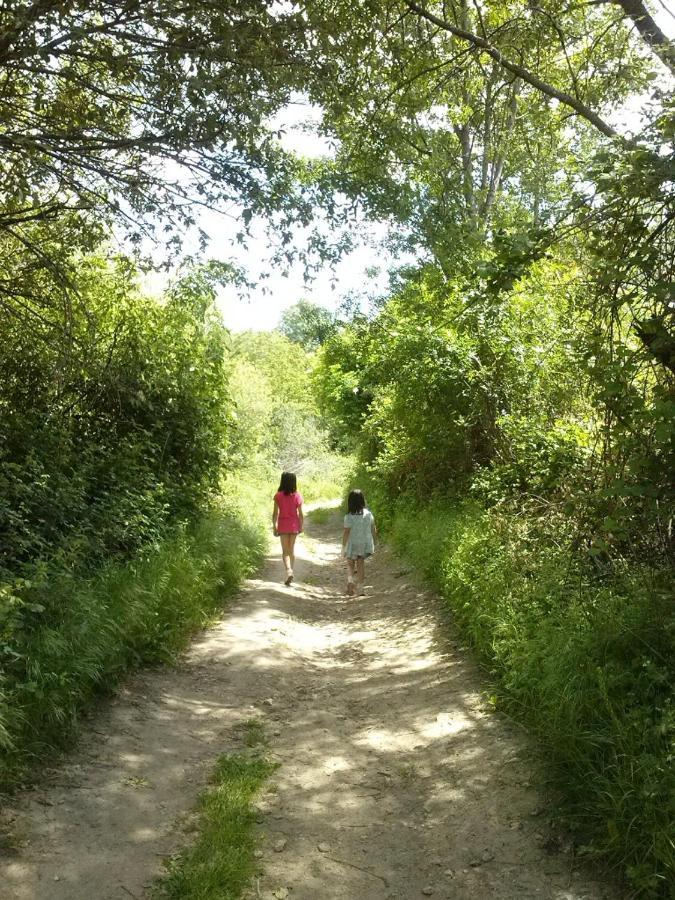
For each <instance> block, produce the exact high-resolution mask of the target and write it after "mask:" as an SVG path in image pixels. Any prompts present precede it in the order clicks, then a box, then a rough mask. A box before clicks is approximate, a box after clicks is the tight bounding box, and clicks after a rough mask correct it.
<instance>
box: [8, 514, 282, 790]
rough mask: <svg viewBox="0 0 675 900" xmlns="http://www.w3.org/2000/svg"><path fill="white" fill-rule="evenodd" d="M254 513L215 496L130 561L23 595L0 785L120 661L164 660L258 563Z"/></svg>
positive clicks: (102, 686)
mask: <svg viewBox="0 0 675 900" xmlns="http://www.w3.org/2000/svg"><path fill="white" fill-rule="evenodd" d="M265 547H266V540H265V531H264V528H263V525H262V523H261V522H260V520H259V518H258V517H257V516H256V514H255V511H254V510H253V509H251V510H250V511H249V514H248V515H245V514H244V513H243V512H242V510H241V508H238V507H235V506H233V505H232V504H231V503H229V504H228V503H223V504H221V506H220V507H219V508H216V509H214V510H212V511H211V513H210V514H209V515H208V516H207V517H206V518H205V519H203V520H202V521H201V522H200V523H198V524H197V525H195V526H193V527H190V528H188V527H182V528H179V529H177V530H175V531H174V532H173V534H172V535H171V536H170V537H169V538H167V539H166V541H165V542H164V543H163V544H161V545H160V546H158V547H154V548H152V549H146V550H145V551H144V552H143V554H141V555H140V556H138V557H137V558H136V559H135V560H133V561H132V562H130V563H126V564H123V563H119V562H118V563H112V564H109V565H108V566H106V567H104V568H103V569H101V570H99V571H98V572H97V573H96V574H95V575H94V576H93V577H91V578H88V579H87V578H82V577H81V576H80V577H78V576H76V575H73V574H72V573H68V572H63V571H61V572H56V573H54V574H53V575H52V576H51V577H49V578H47V579H46V580H45V582H44V584H43V585H42V586H41V587H39V588H36V589H35V590H34V591H33V592H32V593H31V595H30V599H31V603H30V604H29V605H28V607H27V612H26V615H27V616H29V617H30V620H28V619H24V620H23V622H22V627H21V628H18V629H17V630H16V631H15V633H14V634H13V635H12V640H11V646H6V647H5V648H4V650H5V653H4V663H5V664H4V667H3V673H2V694H1V695H0V726H1V727H2V748H1V749H2V756H1V757H0V785H2V786H3V787H4V788H7V787H10V786H12V785H14V784H16V783H17V782H19V781H21V779H22V778H25V777H26V774H27V773H28V772H30V770H31V769H32V768H33V767H34V766H35V764H36V763H38V762H40V761H41V760H43V759H44V757H45V755H48V754H50V753H53V752H54V750H56V749H58V748H62V747H64V746H65V745H67V744H68V743H69V742H70V741H71V740H72V738H73V736H74V734H75V733H76V730H77V725H78V721H79V719H80V717H81V714H82V712H83V710H84V709H86V707H87V705H88V704H89V703H90V702H91V701H92V699H93V698H94V697H95V696H96V695H97V694H100V693H101V692H107V691H109V690H110V689H111V688H112V687H113V686H114V685H115V684H116V683H117V682H118V681H119V679H120V678H121V677H122V676H123V675H124V673H125V672H127V671H128V670H129V669H130V668H133V667H135V666H138V665H141V664H147V663H158V662H163V661H167V660H170V659H172V658H173V657H174V656H175V654H176V653H177V652H178V651H179V650H180V649H181V648H182V647H184V646H185V644H186V642H187V640H188V638H189V636H190V635H191V634H192V633H193V632H194V631H195V630H196V629H198V628H200V627H202V626H203V625H205V624H206V623H207V622H208V621H209V620H210V619H212V618H213V617H214V616H215V615H217V614H218V612H219V611H220V610H221V609H222V604H223V600H224V598H226V597H227V596H228V595H230V594H232V593H233V592H234V591H235V590H236V588H237V586H238V585H239V583H240V581H241V579H242V578H243V577H244V576H246V575H247V574H249V573H250V572H251V571H252V570H253V569H254V568H255V567H256V566H257V565H258V563H259V562H260V561H261V559H262V556H263V554H264V550H265Z"/></svg>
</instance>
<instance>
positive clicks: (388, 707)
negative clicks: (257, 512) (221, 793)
mask: <svg viewBox="0 0 675 900" xmlns="http://www.w3.org/2000/svg"><path fill="white" fill-rule="evenodd" d="M338 535H339V520H338V519H337V517H335V516H334V517H332V518H331V519H330V521H328V522H327V523H326V524H313V523H312V520H311V517H310V521H309V534H308V535H307V536H306V537H305V538H304V539H303V540H302V542H301V545H300V548H299V550H300V558H299V559H298V562H297V566H296V577H297V582H296V584H295V585H294V586H292V587H291V588H286V587H284V586H283V585H282V584H280V582H279V579H280V576H281V564H280V562H279V560H278V557H277V556H276V555H275V556H274V557H270V559H269V560H268V562H267V565H266V567H265V569H264V571H263V572H262V574H261V575H260V577H259V578H255V579H252V580H250V581H248V582H247V583H246V585H245V586H244V588H243V590H242V592H241V594H240V596H239V597H238V598H237V599H236V600H235V601H234V603H233V604H232V605H231V606H230V607H229V608H228V610H227V613H226V615H225V617H224V619H223V621H222V622H221V623H220V624H219V625H218V626H217V627H216V628H214V629H212V630H210V631H208V632H206V633H204V634H203V635H201V636H200V638H199V639H198V640H197V641H196V642H195V643H194V644H193V645H192V647H191V649H190V650H189V652H188V653H187V654H186V655H185V657H184V658H183V660H182V661H181V663H180V665H179V666H177V667H176V668H174V669H158V670H150V671H144V672H142V673H140V674H139V675H137V676H136V677H134V678H133V679H131V680H130V681H129V682H128V683H127V685H126V687H125V688H124V690H122V691H121V692H120V693H119V694H118V695H117V697H116V698H115V700H114V701H113V702H112V703H111V704H108V705H106V707H105V708H104V709H102V710H101V711H100V712H99V713H98V714H97V715H96V716H95V718H94V720H93V724H92V726H91V730H90V732H89V734H88V735H87V736H86V737H85V738H84V739H83V740H82V741H81V743H80V746H79V748H78V750H77V752H76V753H75V754H73V755H72V756H70V757H69V761H68V762H67V763H66V764H64V765H63V766H61V767H59V769H58V770H55V771H53V772H48V773H46V776H45V778H44V780H43V783H42V785H41V786H40V788H39V789H35V790H33V791H30V792H28V793H27V794H26V795H24V797H23V798H22V799H21V800H20V801H18V802H17V805H16V808H15V809H13V810H5V811H4V827H5V829H8V830H9V831H10V832H11V834H12V835H13V843H14V848H13V849H11V850H5V851H4V852H3V854H2V857H1V859H0V885H1V887H0V896H2V898H3V900H113V898H114V900H128V898H129V897H135V898H143V897H148V896H149V895H150V892H151V886H152V883H153V880H154V879H155V878H156V877H157V876H158V874H159V873H160V871H161V869H162V860H163V858H166V857H168V856H170V855H171V854H172V853H175V852H176V851H177V850H178V849H179V848H180V847H181V846H184V845H185V843H186V842H188V841H189V839H190V838H189V825H190V818H191V817H190V812H191V810H192V809H193V808H194V805H195V803H196V797H197V795H198V793H199V792H200V791H201V790H202V789H203V787H204V785H205V784H206V783H207V781H208V778H209V774H210V772H211V771H212V769H213V766H214V763H215V759H216V757H217V756H218V755H219V754H221V753H223V752H227V751H228V750H230V749H232V750H239V749H241V746H242V731H243V730H244V729H242V726H243V725H244V723H247V722H248V723H249V724H248V727H249V728H251V727H252V726H251V723H250V720H252V719H255V720H256V722H259V723H260V724H261V725H262V726H263V727H264V730H265V733H266V735H267V738H268V741H269V746H268V753H269V755H270V756H271V757H272V758H273V759H275V760H276V761H277V762H278V763H279V768H278V769H277V770H276V772H275V773H274V774H273V775H272V777H271V779H270V781H269V782H268V783H267V786H266V788H265V790H264V792H263V794H262V795H261V797H260V799H259V800H258V801H257V803H258V815H257V821H258V825H257V827H258V829H259V834H260V845H259V846H260V849H259V850H258V851H257V854H256V855H257V857H258V858H259V862H260V872H259V874H258V875H257V876H256V877H255V878H254V880H253V882H252V883H251V885H250V887H249V888H248V893H247V894H246V895H245V896H246V897H247V898H251V900H253V898H265V900H273V898H278V900H279V898H290V900H322V898H334V900H380V898H381V900H384V898H392V900H393V898H398V900H410V898H417V897H424V896H430V897H437V898H448V900H449V898H453V900H464V898H466V900H469V898H471V900H475V898H478V900H482V898H512V900H516V898H517V900H524V898H534V897H537V898H552V900H581V898H586V900H600V898H604V900H610V898H612V900H613V898H617V897H618V896H619V894H618V893H617V892H616V890H615V889H613V888H610V887H607V886H603V885H601V884H599V883H595V882H593V881H592V880H589V876H588V875H587V874H584V873H583V872H579V871H577V870H576V869H575V867H574V859H573V856H572V854H571V853H570V852H569V851H568V849H567V848H566V846H565V842H564V840H562V841H561V839H560V838H559V837H558V836H557V835H555V834H553V833H551V832H550V831H549V829H548V828H547V823H546V814H545V812H544V811H542V796H541V794H540V791H539V789H538V781H539V776H538V775H537V774H535V769H534V768H533V764H532V762H531V759H530V751H529V746H528V743H527V739H526V738H525V737H524V736H523V734H522V733H521V732H520V731H519V730H517V729H515V728H513V727H512V726H510V725H509V723H507V722H505V721H504V720H503V719H502V718H501V717H499V716H497V715H494V714H491V713H489V712H487V711H486V710H485V709H484V708H483V706H482V703H481V698H480V693H479V691H480V684H481V681H480V675H479V673H478V672H477V670H476V669H475V668H474V667H473V666H472V664H471V663H470V662H469V661H467V658H466V655H465V653H464V652H463V651H462V648H461V647H460V646H459V645H458V644H457V643H456V641H454V640H453V638H452V637H451V636H450V637H448V629H447V626H442V625H440V624H439V610H438V606H437V602H436V600H435V599H434V597H433V596H431V595H429V594H428V593H427V592H426V591H425V590H424V589H422V588H421V587H420V586H419V585H418V584H416V583H415V581H414V579H413V578H412V576H411V575H410V574H409V573H407V572H406V571H405V570H404V567H403V566H402V565H401V564H400V562H397V561H396V560H395V559H394V558H393V557H392V556H391V554H390V553H389V552H388V551H387V550H386V548H381V549H379V550H378V552H377V555H376V558H375V560H374V561H373V562H372V564H371V565H370V566H369V568H368V571H367V582H366V583H367V585H369V587H368V588H367V595H366V596H365V597H363V598H359V599H352V598H347V597H346V596H345V595H344V593H343V588H344V573H343V568H342V564H341V561H340V560H339V547H338V544H337V537H338ZM275 550H276V548H275ZM186 900H187V898H186Z"/></svg>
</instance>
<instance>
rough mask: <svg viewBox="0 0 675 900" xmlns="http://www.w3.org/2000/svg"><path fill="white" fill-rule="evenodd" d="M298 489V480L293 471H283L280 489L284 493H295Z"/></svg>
mask: <svg viewBox="0 0 675 900" xmlns="http://www.w3.org/2000/svg"><path fill="white" fill-rule="evenodd" d="M297 489H298V480H297V478H296V477H295V475H294V474H293V473H292V472H282V473H281V481H280V482H279V490H280V491H283V492H284V494H294V493H295V492H296V491H297Z"/></svg>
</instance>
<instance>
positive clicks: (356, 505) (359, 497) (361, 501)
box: [347, 490, 366, 516]
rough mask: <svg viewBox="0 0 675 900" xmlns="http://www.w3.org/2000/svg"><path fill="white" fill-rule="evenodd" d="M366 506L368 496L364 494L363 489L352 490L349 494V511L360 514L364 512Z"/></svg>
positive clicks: (355, 514)
mask: <svg viewBox="0 0 675 900" xmlns="http://www.w3.org/2000/svg"><path fill="white" fill-rule="evenodd" d="M365 508H366V498H365V497H364V496H363V491H359V490H353V491H350V492H349V496H348V497H347V512H350V513H351V514H352V515H354V516H358V515H360V514H361V513H363V510H364V509H365Z"/></svg>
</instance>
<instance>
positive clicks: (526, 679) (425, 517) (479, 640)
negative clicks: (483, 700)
mask: <svg viewBox="0 0 675 900" xmlns="http://www.w3.org/2000/svg"><path fill="white" fill-rule="evenodd" d="M366 486H367V487H368V490H369V494H370V502H371V505H372V507H373V509H374V510H375V515H376V516H378V517H379V520H380V523H384V525H385V527H386V529H387V530H388V535H389V537H390V539H391V540H392V542H393V543H394V545H395V546H396V547H397V548H398V550H399V551H400V552H402V553H403V554H404V555H405V556H406V557H407V558H408V559H410V560H411V561H412V562H413V563H415V564H416V565H417V566H418V567H419V569H420V570H421V571H422V572H423V573H424V574H425V575H426V577H427V578H428V579H430V580H431V581H432V583H433V584H434V585H435V586H436V587H437V588H438V590H439V591H440V593H441V594H442V596H443V597H444V598H445V600H446V602H447V603H448V605H449V607H450V608H451V610H452V612H453V614H454V619H455V621H456V622H457V624H458V626H459V627H460V629H461V630H462V632H463V633H464V634H465V635H467V636H468V638H469V639H470V641H471V642H472V644H473V646H474V648H475V649H476V651H477V652H478V654H479V656H480V658H481V659H482V660H483V662H484V663H485V664H486V666H487V667H488V668H489V670H490V672H491V674H492V677H493V679H494V683H495V686H496V699H497V702H498V703H500V704H501V705H502V706H503V707H505V708H507V709H508V711H509V712H510V714H512V715H514V716H516V717H517V718H519V719H520V720H521V721H524V722H525V723H527V724H528V725H529V726H530V727H531V728H532V729H533V730H534V731H535V733H536V734H537V736H538V738H539V740H540V742H541V745H542V747H543V748H544V751H545V753H546V755H547V757H548V760H549V762H550V772H551V778H552V781H553V784H554V786H555V787H557V788H558V790H559V794H560V796H561V797H562V800H561V805H560V810H559V814H560V816H561V819H562V820H563V821H564V822H565V823H566V824H567V825H568V826H571V827H572V828H573V829H574V830H575V832H576V834H577V836H578V838H579V842H580V844H581V848H580V849H581V850H582V851H583V852H584V853H586V854H589V855H591V856H594V857H596V858H601V859H603V860H605V861H606V862H609V863H610V864H612V865H614V866H616V867H617V868H620V869H621V870H622V871H623V873H624V874H625V875H626V876H627V877H628V879H629V880H630V882H631V884H632V885H633V887H634V888H635V890H636V893H637V894H638V895H640V896H643V897H664V896H672V893H671V892H672V891H673V890H674V887H675V827H674V825H675V770H674V766H673V761H674V754H673V738H674V737H675V710H674V708H673V702H672V698H673V691H672V688H673V684H674V682H675V678H674V671H673V663H674V661H675V615H674V611H673V605H672V586H671V585H670V583H669V581H668V573H665V572H655V571H653V570H651V569H649V568H648V567H647V566H644V567H635V566H633V567H632V568H630V569H629V568H627V567H626V568H622V567H621V566H618V565H616V566H615V567H614V568H613V569H612V570H611V571H609V572H604V573H603V574H602V576H600V575H598V573H597V572H595V571H593V568H592V566H590V565H589V564H587V563H585V562H584V560H583V557H581V556H580V555H579V554H578V553H575V552H574V551H573V550H572V549H571V548H570V545H569V543H568V542H566V541H565V539H564V535H562V534H561V533H560V531H559V530H558V528H557V525H556V523H555V522H548V523H546V522H544V521H542V519H536V518H534V517H531V516H530V517H528V516H527V515H524V514H523V511H522V510H520V511H516V510H515V509H514V510H512V511H510V512H508V511H503V510H502V511H500V510H497V509H493V510H490V511H486V510H484V509H481V508H480V507H479V506H477V505H475V504H471V503H466V502H458V501H453V500H449V499H447V498H446V499H438V500H435V501H431V502H429V503H428V504H426V505H423V506H420V505H419V502H418V501H413V500H412V499H411V498H399V499H398V500H396V501H393V502H392V501H390V500H388V499H387V498H386V496H385V495H384V494H383V493H382V492H381V490H380V489H378V488H377V486H373V485H366ZM378 504H379V509H378Z"/></svg>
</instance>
